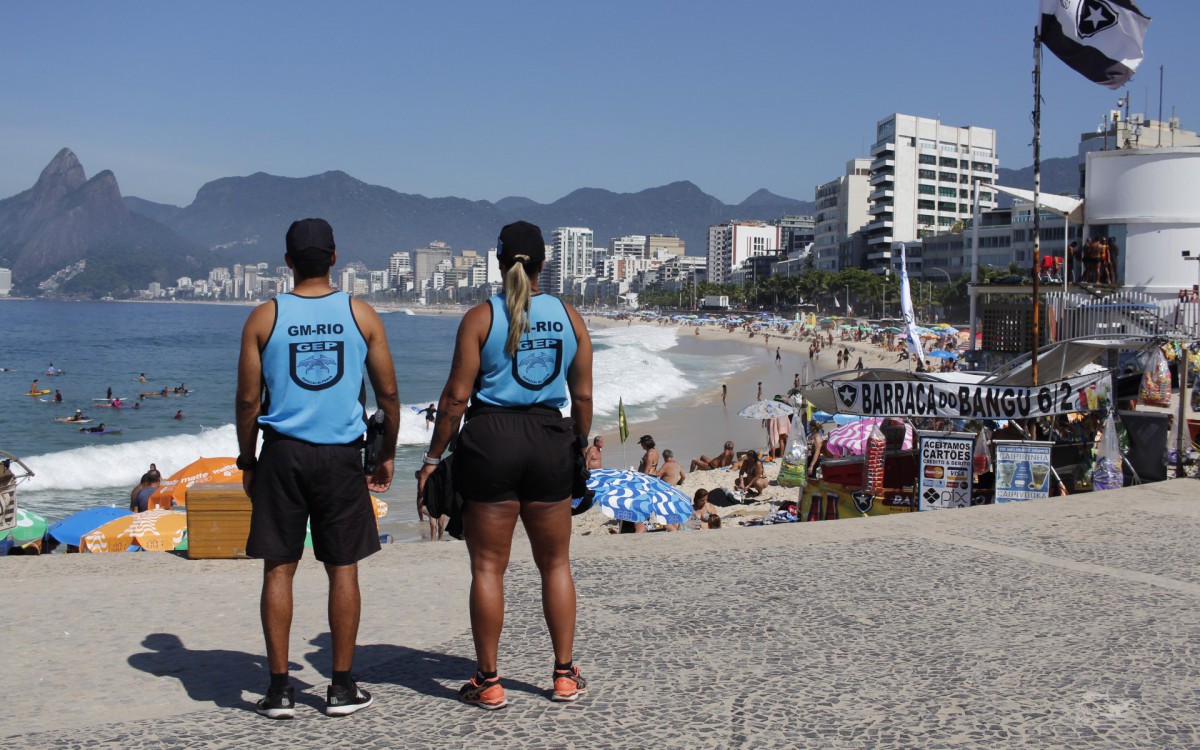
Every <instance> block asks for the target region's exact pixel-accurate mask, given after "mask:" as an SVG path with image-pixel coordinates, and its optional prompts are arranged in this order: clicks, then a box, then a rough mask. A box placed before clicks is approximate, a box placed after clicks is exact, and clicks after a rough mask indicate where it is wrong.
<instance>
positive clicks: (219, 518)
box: [186, 483, 250, 560]
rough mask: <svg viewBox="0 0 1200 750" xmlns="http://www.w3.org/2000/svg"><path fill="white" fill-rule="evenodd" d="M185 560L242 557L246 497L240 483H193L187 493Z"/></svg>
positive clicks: (247, 510) (246, 529)
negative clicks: (186, 544) (186, 548)
mask: <svg viewBox="0 0 1200 750" xmlns="http://www.w3.org/2000/svg"><path fill="white" fill-rule="evenodd" d="M186 507H187V523H188V558H190V559H192V560H202V559H203V560H211V559H225V560H229V559H234V558H244V557H246V539H247V538H248V537H249V536H250V498H249V497H247V496H246V492H245V490H243V489H242V485H241V484H240V483H236V484H234V483H228V484H218V483H212V484H197V485H193V486H192V487H191V488H189V489H188V491H187V506H186Z"/></svg>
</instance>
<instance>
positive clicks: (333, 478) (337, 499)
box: [246, 437, 379, 565]
mask: <svg viewBox="0 0 1200 750" xmlns="http://www.w3.org/2000/svg"><path fill="white" fill-rule="evenodd" d="M360 450H361V448H360V446H359V445H357V444H352V445H313V444H312V443H305V442H303V441H300V440H290V439H288V438H282V437H275V438H269V439H267V440H265V441H264V442H263V447H262V454H261V455H260V456H259V459H258V468H257V470H256V471H255V472H254V484H253V485H252V486H251V491H252V494H253V503H252V505H253V510H252V512H251V515H250V538H249V540H248V541H247V542H246V554H247V555H249V556H250V557H260V558H263V559H266V560H286V561H293V560H299V559H300V558H301V557H302V556H303V555H304V535H305V534H304V531H305V522H307V521H309V520H310V517H311V528H312V545H313V554H314V555H315V556H316V558H317V559H318V560H320V561H321V562H324V563H329V564H330V565H350V564H351V563H356V562H358V561H359V560H362V559H363V558H365V557H367V556H368V555H371V554H372V553H375V552H378V551H379V528H378V527H377V526H376V523H375V510H374V508H372V505H371V495H370V493H369V492H368V491H367V483H366V480H365V478H364V476H363V469H362V454H361V452H360Z"/></svg>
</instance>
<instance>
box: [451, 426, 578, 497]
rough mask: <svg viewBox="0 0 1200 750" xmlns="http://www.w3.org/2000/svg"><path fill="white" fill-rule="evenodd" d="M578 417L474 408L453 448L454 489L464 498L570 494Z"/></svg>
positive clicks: (565, 495)
mask: <svg viewBox="0 0 1200 750" xmlns="http://www.w3.org/2000/svg"><path fill="white" fill-rule="evenodd" d="M574 424H575V420H573V419H571V418H570V417H563V416H562V415H561V414H559V413H558V412H557V411H552V410H549V409H533V410H530V411H516V410H506V409H500V408H493V407H483V408H481V409H478V410H475V411H474V413H473V414H472V415H471V417H470V419H468V420H467V424H466V426H465V427H463V429H462V432H461V433H459V436H458V447H457V448H455V450H454V487H455V489H456V490H457V491H458V492H459V494H461V495H462V497H463V499H464V500H468V501H474V502H483V503H493V502H500V501H502V500H531V501H534V502H553V501H556V500H566V499H568V498H570V496H571V487H572V480H573V478H574V472H575V453H576V452H577V449H576V448H575V435H574V429H573V428H574Z"/></svg>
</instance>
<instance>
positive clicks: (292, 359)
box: [288, 341, 345, 391]
mask: <svg viewBox="0 0 1200 750" xmlns="http://www.w3.org/2000/svg"><path fill="white" fill-rule="evenodd" d="M344 346H345V345H344V343H343V342H341V341H302V342H298V343H293V344H288V358H289V364H290V366H289V368H288V369H289V372H290V373H291V375H292V381H293V382H294V383H295V384H296V385H298V386H300V387H301V388H306V389H308V390H310V391H320V390H323V389H325V388H329V387H331V386H333V385H334V384H335V383H337V382H338V381H339V380H341V379H342V373H343V372H344V371H345V357H344V356H343V347H344Z"/></svg>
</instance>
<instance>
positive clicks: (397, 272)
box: [388, 252, 412, 283]
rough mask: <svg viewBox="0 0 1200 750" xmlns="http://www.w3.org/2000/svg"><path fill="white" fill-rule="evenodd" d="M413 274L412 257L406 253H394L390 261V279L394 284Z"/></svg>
mask: <svg viewBox="0 0 1200 750" xmlns="http://www.w3.org/2000/svg"><path fill="white" fill-rule="evenodd" d="M411 273H412V255H411V254H409V253H405V252H399V253H392V256H391V257H390V258H389V259H388V277H389V278H390V279H391V280H392V282H393V283H399V281H400V279H402V278H404V277H406V276H408V275H409V274H411Z"/></svg>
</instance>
